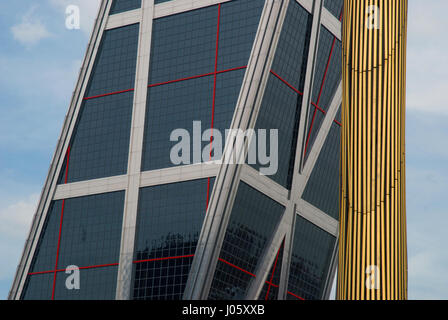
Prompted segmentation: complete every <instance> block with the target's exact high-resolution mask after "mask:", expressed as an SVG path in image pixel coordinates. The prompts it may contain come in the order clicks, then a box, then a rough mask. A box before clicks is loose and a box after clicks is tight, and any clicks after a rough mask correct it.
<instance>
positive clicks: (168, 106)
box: [142, 77, 213, 170]
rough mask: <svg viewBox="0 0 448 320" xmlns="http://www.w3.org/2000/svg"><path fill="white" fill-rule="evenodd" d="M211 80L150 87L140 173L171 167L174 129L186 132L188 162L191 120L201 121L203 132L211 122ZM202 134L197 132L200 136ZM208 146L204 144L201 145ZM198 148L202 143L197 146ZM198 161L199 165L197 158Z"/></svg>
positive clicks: (191, 129) (206, 78) (191, 137)
mask: <svg viewBox="0 0 448 320" xmlns="http://www.w3.org/2000/svg"><path fill="white" fill-rule="evenodd" d="M212 104H213V77H203V78H198V79H193V80H188V81H181V82H176V83H172V84H168V85H163V86H158V87H153V88H149V90H148V99H147V111H146V124H145V140H144V149H143V160H142V170H155V169H161V168H168V167H172V166H174V164H173V163H172V161H171V158H170V152H171V149H172V148H173V147H174V146H175V145H176V144H178V143H179V142H178V141H170V136H171V133H172V132H173V131H174V130H176V129H185V130H187V131H188V132H189V135H190V146H191V148H190V159H191V162H190V163H192V160H193V152H198V151H199V154H200V155H201V156H202V153H201V150H202V148H201V150H193V121H200V122H201V125H202V126H205V128H203V130H205V129H208V128H210V126H211V122H212ZM201 134H202V132H201V133H200V135H201ZM207 144H208V143H204V146H205V145H207ZM199 146H201V144H200V145H199ZM198 162H201V161H200V159H199V161H198Z"/></svg>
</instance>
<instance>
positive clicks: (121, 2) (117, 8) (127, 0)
mask: <svg viewBox="0 0 448 320" xmlns="http://www.w3.org/2000/svg"><path fill="white" fill-rule="evenodd" d="M156 3H157V0H156ZM141 4H142V0H113V3H112V6H111V7H110V14H115V13H121V12H125V11H129V10H133V9H139V8H140V7H141Z"/></svg>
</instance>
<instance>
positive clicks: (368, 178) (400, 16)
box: [337, 0, 408, 300]
mask: <svg viewBox="0 0 448 320" xmlns="http://www.w3.org/2000/svg"><path fill="white" fill-rule="evenodd" d="M371 6H375V7H373V8H372V7H371ZM407 6H408V2H407V0H399V1H397V0H376V1H375V0H363V1H359V0H345V1H344V23H343V66H342V67H343V75H342V77H343V104H342V128H343V129H342V140H341V141H342V143H341V211H340V240H339V241H340V242H339V269H338V284H337V298H338V299H361V300H375V299H407V245H406V198H405V102H406V99H405V96H406V94H405V89H406V81H405V80H406V30H407V10H408V8H407ZM375 8H376V9H377V10H376V11H375ZM371 10H373V11H371ZM375 12H376V14H377V18H378V19H376V23H377V27H375V26H374V23H373V24H372V22H375V21H372V20H371V17H372V14H374V13H375ZM374 17H375V16H374ZM372 27H373V28H372Z"/></svg>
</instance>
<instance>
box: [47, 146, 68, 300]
mask: <svg viewBox="0 0 448 320" xmlns="http://www.w3.org/2000/svg"><path fill="white" fill-rule="evenodd" d="M66 159H67V160H66V165H65V178H64V183H65V184H67V180H68V166H69V163H70V144H69V145H68V148H67V155H66ZM64 208H65V199H64V200H62V205H61V218H60V221H59V235H58V246H57V249H56V262H55V266H54V275H53V288H52V292H51V300H54V291H55V288H56V275H57V271H56V270H58V262H59V253H60V248H61V235H62V221H63V219H64Z"/></svg>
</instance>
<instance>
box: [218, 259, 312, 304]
mask: <svg viewBox="0 0 448 320" xmlns="http://www.w3.org/2000/svg"><path fill="white" fill-rule="evenodd" d="M218 260H219V261H221V262H224V263H225V264H227V265H229V266H230V267H232V268H235V269H237V270H239V271H241V272H244V273H246V274H248V275H250V276H252V277H254V278H256V275H254V274H253V273H251V272H249V271H247V270H244V269H243V268H240V267H238V266H236V265H234V264H233V263H230V262H228V261H226V260H224V259H222V258H219V259H218ZM265 283H266V284H268V285H270V286H273V287H275V288H278V287H279V286H278V285H276V284H274V283H272V282H270V281H265ZM287 293H288V294H290V295H292V296H294V297H296V298H298V299H300V300H305V299H304V298H302V297H300V296H298V295H296V294H294V293H291V292H289V291H288V292H287Z"/></svg>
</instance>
